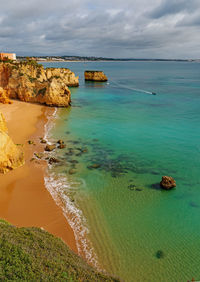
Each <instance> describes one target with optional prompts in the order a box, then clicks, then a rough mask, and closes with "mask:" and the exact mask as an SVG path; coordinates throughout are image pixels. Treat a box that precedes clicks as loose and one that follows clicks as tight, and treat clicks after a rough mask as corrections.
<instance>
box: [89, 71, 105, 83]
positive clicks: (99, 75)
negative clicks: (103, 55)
mask: <svg viewBox="0 0 200 282" xmlns="http://www.w3.org/2000/svg"><path fill="white" fill-rule="evenodd" d="M85 80H86V81H97V82H105V81H108V78H107V76H106V75H105V74H104V72H103V71H85Z"/></svg>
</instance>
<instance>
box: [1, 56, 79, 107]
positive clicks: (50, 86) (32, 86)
mask: <svg viewBox="0 0 200 282" xmlns="http://www.w3.org/2000/svg"><path fill="white" fill-rule="evenodd" d="M78 85H79V80H78V77H76V76H75V74H74V73H73V72H72V71H70V70H69V69H62V68H58V69H55V68H48V69H44V67H43V66H42V65H39V64H37V63H36V62H31V61H30V62H23V63H6V62H5V63H3V62H2V63H0V87H2V88H3V89H4V90H5V91H6V92H5V93H7V97H8V98H13V99H19V100H21V101H25V102H32V103H41V104H46V105H49V106H59V107H67V106H69V105H70V102H71V93H70V90H69V88H68V86H78Z"/></svg>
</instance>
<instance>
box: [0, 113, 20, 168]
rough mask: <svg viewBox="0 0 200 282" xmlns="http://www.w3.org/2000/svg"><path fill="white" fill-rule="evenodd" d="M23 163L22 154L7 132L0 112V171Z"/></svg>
mask: <svg viewBox="0 0 200 282" xmlns="http://www.w3.org/2000/svg"><path fill="white" fill-rule="evenodd" d="M23 164H24V154H23V152H22V150H21V148H20V147H19V146H16V145H15V144H14V143H13V141H12V140H11V138H10V137H9V136H8V134H7V127H6V123H5V119H4V117H3V115H2V113H1V112H0V173H6V172H8V171H9V170H12V169H15V168H17V167H19V166H21V165H23Z"/></svg>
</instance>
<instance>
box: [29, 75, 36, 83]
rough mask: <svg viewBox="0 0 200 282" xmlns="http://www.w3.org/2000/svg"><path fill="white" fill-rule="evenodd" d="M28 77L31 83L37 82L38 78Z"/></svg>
mask: <svg viewBox="0 0 200 282" xmlns="http://www.w3.org/2000/svg"><path fill="white" fill-rule="evenodd" d="M27 76H28V79H29V80H30V82H31V83H33V82H34V81H36V80H37V78H35V77H32V76H30V75H27Z"/></svg>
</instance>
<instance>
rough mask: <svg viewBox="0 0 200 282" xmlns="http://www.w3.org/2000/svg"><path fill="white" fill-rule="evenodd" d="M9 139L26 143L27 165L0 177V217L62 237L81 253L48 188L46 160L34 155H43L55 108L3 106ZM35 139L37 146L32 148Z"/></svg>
mask: <svg viewBox="0 0 200 282" xmlns="http://www.w3.org/2000/svg"><path fill="white" fill-rule="evenodd" d="M0 110H1V111H2V113H3V114H4V116H5V119H6V123H7V126H8V130H9V136H10V137H11V138H12V139H13V141H14V142H15V143H16V144H24V145H23V149H24V153H25V161H26V163H25V165H24V166H22V167H20V168H18V169H16V170H13V171H11V172H9V173H7V174H5V175H0V178H1V187H0V218H3V219H5V220H7V221H9V222H11V223H12V224H13V225H16V226H18V227H22V226H23V227H28V226H37V227H42V228H44V229H45V230H47V231H48V232H50V233H52V234H54V235H55V236H57V237H59V238H61V239H62V240H63V241H64V242H65V243H66V244H67V245H68V246H69V247H70V248H71V249H72V250H73V251H75V252H76V253H77V252H78V250H77V247H76V241H75V236H74V232H73V230H72V228H71V227H70V225H69V223H68V222H67V220H66V218H65V217H64V215H63V212H62V210H61V208H60V207H58V206H57V205H56V203H55V202H54V200H53V198H52V197H51V195H50V193H49V192H48V190H47V189H46V187H45V182H44V177H45V171H46V168H47V164H46V161H42V160H39V161H33V162H31V161H30V159H31V158H32V157H33V154H34V152H43V151H44V145H42V144H40V142H39V141H40V140H39V138H40V137H44V135H45V125H46V123H47V122H48V116H51V115H53V112H54V108H49V107H45V106H41V105H37V104H30V103H24V102H20V101H13V104H12V105H3V104H0ZM28 140H33V141H34V143H35V144H36V145H29V144H28V143H27V141H28Z"/></svg>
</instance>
